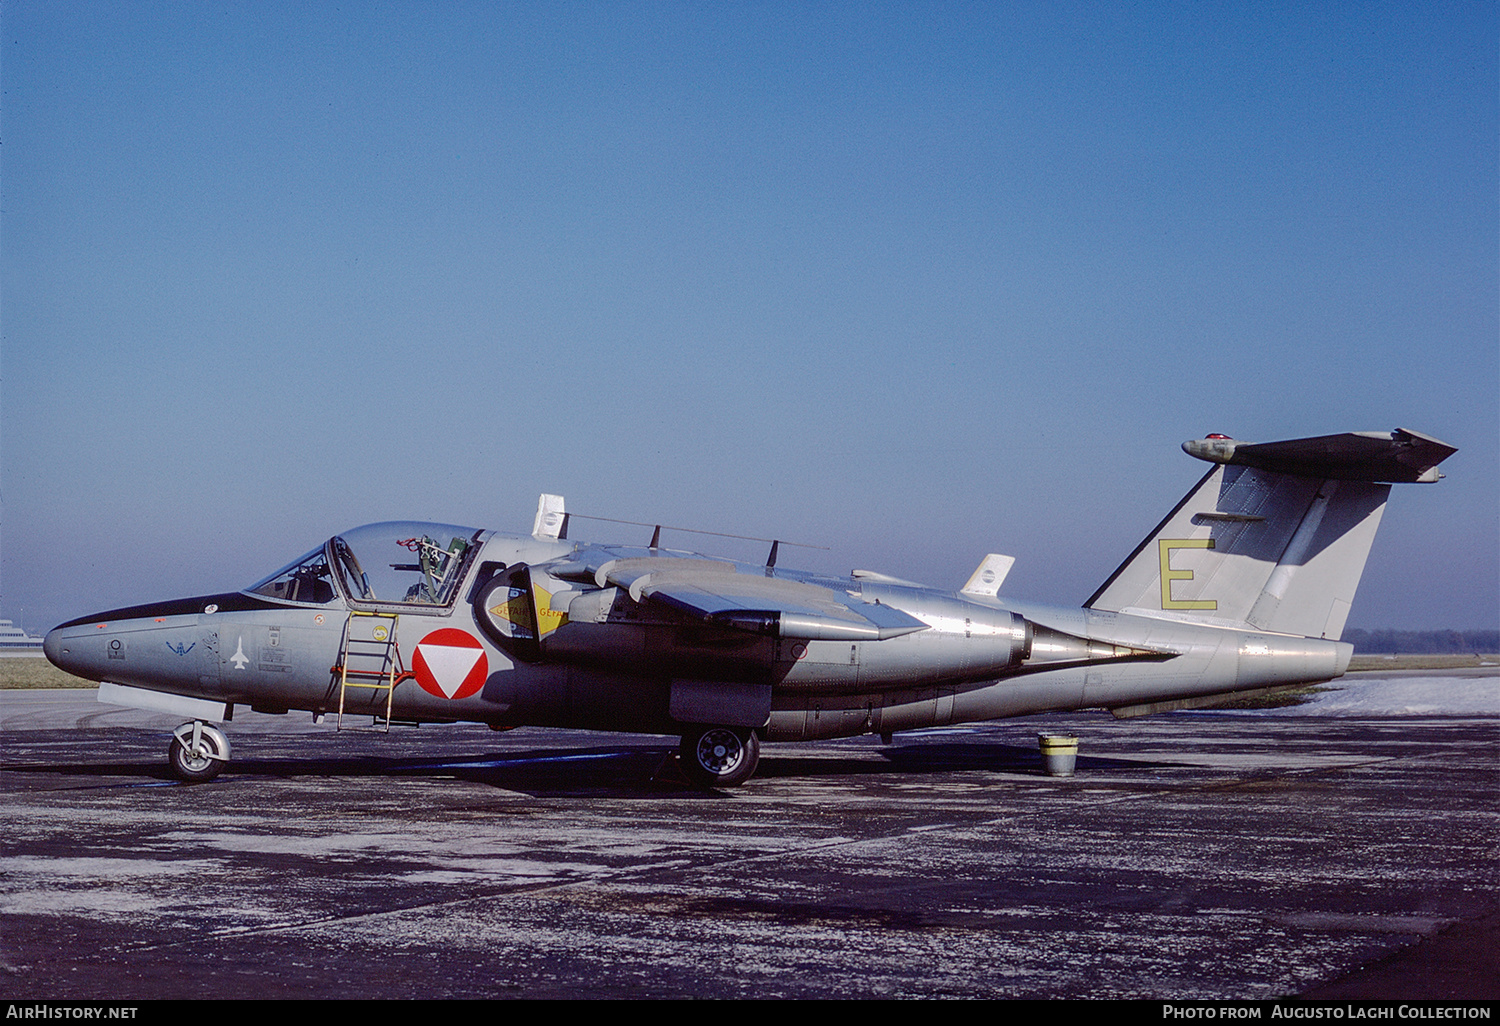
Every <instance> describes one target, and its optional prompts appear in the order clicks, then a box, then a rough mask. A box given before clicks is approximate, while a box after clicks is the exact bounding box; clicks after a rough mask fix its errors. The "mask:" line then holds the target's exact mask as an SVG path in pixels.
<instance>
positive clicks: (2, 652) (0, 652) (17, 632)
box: [0, 620, 42, 656]
mask: <svg viewBox="0 0 1500 1026" xmlns="http://www.w3.org/2000/svg"><path fill="white" fill-rule="evenodd" d="M41 654H42V639H41V638H33V637H32V636H31V635H29V634H27V633H26V632H25V631H23V630H22V629H21V628H19V627H17V626H16V625H15V624H13V623H11V622H10V621H9V620H0V656H39V655H41Z"/></svg>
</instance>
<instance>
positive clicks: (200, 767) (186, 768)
mask: <svg viewBox="0 0 1500 1026" xmlns="http://www.w3.org/2000/svg"><path fill="white" fill-rule="evenodd" d="M228 761H229V739H228V738H227V737H225V736H224V732H223V731H221V730H219V728H218V727H210V726H209V725H208V724H206V723H200V722H197V721H196V720H195V721H194V722H192V723H184V724H183V725H182V726H180V727H178V728H177V729H176V730H174V731H172V745H171V747H170V748H168V749H167V764H168V765H169V766H170V767H171V768H172V775H173V776H175V777H176V778H177V779H178V780H182V781H185V782H187V783H189V784H205V783H207V782H208V781H210V780H212V779H213V778H214V777H216V776H218V775H219V771H220V770H222V769H223V768H224V764H225V763H226V762H228Z"/></svg>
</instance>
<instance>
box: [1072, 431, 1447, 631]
mask: <svg viewBox="0 0 1500 1026" xmlns="http://www.w3.org/2000/svg"><path fill="white" fill-rule="evenodd" d="M1182 448H1183V449H1184V451H1186V452H1187V453H1188V454H1189V455H1192V456H1196V457H1198V458H1199V459H1203V460H1208V461H1209V462H1212V463H1216V464H1219V465H1218V466H1216V467H1214V468H1213V469H1212V470H1210V471H1209V472H1208V473H1207V474H1206V475H1204V477H1203V479H1202V480H1201V481H1199V482H1198V484H1197V486H1196V487H1194V488H1193V490H1192V491H1191V492H1189V493H1188V494H1187V497H1186V498H1184V499H1183V500H1182V501H1181V502H1180V503H1178V504H1177V508H1176V509H1174V510H1172V512H1171V513H1169V514H1167V518H1166V519H1165V520H1163V521H1162V522H1161V523H1160V524H1159V525H1158V526H1157V528H1156V530H1155V531H1153V532H1152V533H1151V535H1150V536H1149V537H1147V538H1146V539H1145V540H1144V541H1142V542H1141V544H1140V545H1139V546H1137V547H1136V550H1135V551H1134V552H1133V553H1131V554H1130V558H1128V559H1127V560H1125V562H1124V563H1123V564H1121V566H1120V568H1119V569H1118V570H1116V571H1115V572H1114V574H1113V575H1111V576H1110V578H1109V580H1107V581H1105V582H1104V584H1103V585H1102V586H1101V587H1100V588H1099V590H1098V591H1096V592H1095V593H1094V594H1093V596H1092V597H1091V598H1090V599H1089V600H1088V601H1087V602H1086V603H1084V605H1085V606H1087V607H1088V608H1091V609H1101V610H1112V611H1115V612H1129V613H1136V614H1139V615H1142V616H1154V617H1160V618H1165V619H1174V620H1179V619H1180V620H1189V621H1193V622H1198V623H1217V624H1223V625H1225V626H1233V627H1241V628H1250V629H1253V630H1261V631H1274V632H1277V633H1282V634H1300V635H1303V636H1304V637H1314V638H1317V637H1321V638H1328V639H1332V640H1337V639H1338V637H1339V635H1341V634H1342V633H1343V630H1344V621H1345V619H1346V618H1347V617H1348V615H1349V606H1350V604H1351V603H1352V602H1353V601H1354V591H1355V588H1357V587H1358V586H1359V578H1360V575H1361V574H1362V573H1363V572H1364V568H1365V559H1366V558H1367V557H1368V556H1369V554H1370V545H1371V543H1372V542H1373V541H1374V539H1375V530H1376V528H1378V527H1379V526H1380V516H1381V514H1382V513H1383V512H1384V510H1385V501H1386V497H1387V496H1388V495H1389V494H1390V490H1391V483H1392V482H1399V481H1436V480H1437V479H1438V478H1440V477H1442V475H1441V474H1439V473H1438V472H1437V465H1438V464H1439V463H1441V462H1442V461H1443V460H1444V459H1446V458H1448V457H1449V456H1451V455H1452V454H1453V453H1455V452H1457V451H1458V450H1456V449H1454V448H1453V447H1452V446H1450V445H1445V444H1444V443H1442V442H1439V441H1438V440H1437V439H1435V438H1428V437H1427V436H1425V435H1420V434H1417V433H1416V432H1415V431H1405V430H1401V429H1399V428H1398V429H1397V430H1395V431H1393V432H1391V433H1389V434H1385V433H1378V432H1356V433H1350V434H1343V435H1325V436H1323V437H1320V438H1299V439H1295V440H1293V441H1288V442H1266V443H1261V444H1248V443H1245V442H1236V441H1235V440H1234V439H1230V438H1224V437H1215V436H1210V437H1209V438H1206V439H1203V440H1201V441H1191V442H1184V443H1183V445H1182Z"/></svg>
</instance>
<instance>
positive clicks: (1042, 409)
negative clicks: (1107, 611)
mask: <svg viewBox="0 0 1500 1026" xmlns="http://www.w3.org/2000/svg"><path fill="white" fill-rule="evenodd" d="M0 38H3V52H0V87H3V102H0V290H3V291H0V334H3V338H0V344H3V348H0V500H3V521H0V545H3V549H0V615H5V616H10V617H21V616H24V620H25V623H26V625H27V626H28V627H29V628H31V629H32V630H33V631H37V630H41V629H44V628H46V627H48V626H50V625H51V624H53V623H55V622H58V621H60V620H62V619H64V618H68V617H72V616H76V615H82V614H85V613H87V612H89V611H92V610H97V609H102V608H107V607H110V606H115V605H121V604H125V603H128V602H135V601H146V600H150V599H157V598H166V597H170V596H173V595H182V594H199V593H206V592H212V591H220V590H228V589H232V588H236V587H241V586H243V585H245V584H247V583H249V582H250V581H252V580H254V579H256V578H258V577H260V576H262V575H263V574H265V573H267V572H269V571H271V570H273V569H275V568H276V567H277V566H279V565H281V564H282V563H284V562H286V561H287V560H289V559H291V558H293V557H294V556H296V555H297V554H299V553H301V552H303V551H306V550H307V549H309V548H310V547H312V546H313V545H314V544H316V543H317V542H318V541H319V540H321V539H322V538H324V537H326V536H328V535H329V534H332V533H335V532H336V531H339V530H342V529H344V528H348V527H351V526H354V525H356V524H360V523H365V522H370V521H376V520H386V519H412V518H424V519H433V520H441V521H445V522H456V523H467V524H473V525H475V526H486V527H493V528H497V529H502V530H515V531H525V530H528V529H529V527H530V523H531V516H532V513H533V511H534V509H535V503H536V495H537V493H538V492H540V491H555V492H562V493H564V494H566V495H567V497H568V501H569V505H570V508H573V509H576V510H578V511H580V512H587V513H594V514H598V515H602V516H612V517H620V518H625V519H632V520H645V521H656V520H660V521H663V522H666V523H669V524H683V525H687V526H695V527H702V528H704V529H708V530H715V531H727V532H738V533H744V534H750V535H757V536H773V535H774V536H778V537H785V538H789V539H792V540H796V541H803V542H808V543H812V544H816V545H821V546H826V549H809V550H788V551H787V552H786V553H785V554H784V555H783V556H782V562H783V563H784V564H788V565H797V564H801V565H806V566H811V567H813V568H817V569H826V570H833V571H837V572H845V571H847V570H848V569H850V568H851V567H853V566H860V567H867V568H870V569H877V570H882V571H885V572H887V573H893V574H897V575H899V576H903V577H910V578H914V579H917V580H923V581H927V582H929V583H933V584H942V585H948V586H953V587H956V586H958V585H959V584H961V583H962V582H963V580H964V579H965V578H966V577H967V575H968V573H969V572H970V571H971V570H972V569H973V567H974V565H975V564H977V562H978V561H979V559H980V558H981V557H982V556H983V554H984V553H985V552H988V551H998V552H1005V553H1010V554H1013V555H1015V556H1017V558H1018V559H1017V564H1016V568H1015V570H1014V571H1013V572H1012V574H1011V577H1010V579H1009V581H1008V582H1007V586H1006V593H1007V594H1014V595H1017V596H1020V597H1026V598H1032V599H1037V600H1043V601H1055V602H1058V603H1064V604H1070V605H1076V604H1077V603H1079V602H1081V601H1082V600H1083V599H1085V598H1086V597H1087V596H1088V595H1089V594H1090V593H1091V592H1092V591H1093V589H1094V587H1095V586H1096V585H1097V584H1098V583H1099V582H1100V581H1102V580H1103V579H1104V578H1105V577H1106V576H1107V575H1108V574H1109V573H1110V572H1111V571H1112V570H1113V569H1114V567H1115V566H1116V565H1117V563H1118V562H1119V561H1120V559H1122V558H1123V557H1124V556H1125V555H1126V554H1127V553H1128V552H1129V551H1130V549H1131V548H1132V547H1133V546H1134V545H1135V543H1136V542H1137V541H1138V540H1139V539H1140V538H1141V537H1142V536H1143V535H1144V534H1145V533H1146V532H1147V531H1148V530H1149V529H1151V528H1152V527H1153V526H1154V524H1155V523H1156V521H1157V520H1158V519H1159V518H1160V517H1161V516H1162V515H1163V514H1164V513H1165V512H1166V511H1167V509H1169V508H1170V507H1171V505H1172V504H1173V503H1174V502H1175V501H1176V500H1177V499H1178V498H1179V497H1180V496H1181V495H1182V494H1183V493H1184V492H1185V491H1186V490H1187V489H1188V488H1189V487H1190V485H1191V484H1192V483H1193V482H1194V481H1196V479H1197V477H1198V476H1199V474H1200V473H1201V469H1202V465H1201V464H1198V463H1197V462H1196V461H1194V460H1191V459H1190V458H1188V457H1187V456H1185V455H1183V454H1182V453H1181V451H1180V450H1179V449H1178V445H1179V443H1180V442H1182V441H1183V440H1184V439H1187V438H1191V437H1198V436H1201V435H1203V434H1205V433H1207V432H1210V431H1223V432H1227V433H1230V434H1233V435H1234V436H1236V437H1239V438H1245V439H1250V440H1257V441H1267V440H1272V439H1277V438H1291V437H1298V436H1302V435H1312V434H1327V433H1333V432H1338V431H1345V430H1385V429H1390V428H1393V427H1398V426H1400V427H1407V428H1413V429H1415V430H1418V431H1422V432H1425V433H1428V434H1432V435H1435V436H1437V437H1438V438H1441V439H1443V440H1445V441H1447V442H1450V443H1451V444H1454V445H1457V446H1459V447H1460V452H1459V453H1458V455H1456V456H1455V457H1453V458H1452V459H1450V460H1449V461H1448V463H1447V464H1445V468H1444V469H1445V470H1446V471H1447V473H1448V474H1449V477H1448V479H1447V480H1445V481H1443V482H1441V483H1439V484H1438V485H1436V486H1420V487H1405V488H1400V489H1398V490H1397V492H1396V494H1395V496H1394V497H1393V500H1392V503H1391V506H1390V508H1389V509H1388V510H1387V514H1386V518H1385V522H1384V526H1383V528H1382V531H1381V534H1380V536H1379V537H1378V538H1377V540H1376V544H1375V550H1374V552H1373V553H1372V556H1371V560H1370V564H1369V566H1368V568H1367V572H1366V576H1365V580H1364V583H1363V585H1362V588H1361V591H1360V593H1359V597H1358V599H1357V600H1356V603H1355V607H1354V610H1353V613H1352V614H1351V617H1350V621H1349V624H1350V626H1351V627H1409V628H1432V627H1455V628H1467V627H1478V626H1491V627H1492V626H1495V624H1496V622H1497V620H1500V609H1497V604H1500V523H1497V518H1500V514H1497V510H1500V461H1497V458H1496V451H1497V450H1496V445H1497V442H1500V437H1497V434H1500V344H1497V339H1500V323H1497V309H1500V285H1497V280H1500V272H1497V254H1500V241H1497V240H1500V214H1497V209H1500V175H1497V167H1500V145H1497V139H1500V120H1497V108H1500V73H1497V52H1500V45H1497V44H1500V16H1497V13H1496V8H1495V6H1494V5H1492V4H1478V3H1454V4H1444V3H1421V4H1417V3H1410V4H1379V3H1373V4H1345V3H1331V4H1311V5H1309V4H1290V3H1289V4H1274V3H1256V4H1243V5H1239V4H1230V3H1155V4H1153V3H1146V4H1124V3H1121V4H1110V3H1081V4H1072V5H1070V4H1062V3H1037V4H939V3H931V4H928V3H909V4H848V3H837V4H835V3H829V4H811V3H798V4H779V3H748V4H741V5H718V4H670V3H597V4H595V3H580V4H568V3H548V4H514V5H510V4H500V3H482V4H464V3H445V4H431V3H411V4H404V3H369V4H359V3H355V4H348V3H341V4H338V5H334V4H331V3H312V4H290V3H288V4H278V3H231V4H226V5H208V4H197V3H168V4H154V3H70V2H66V0H47V2H44V3H35V2H27V0H7V2H6V3H5V4H4V5H3V6H0ZM578 533H581V532H575V534H578ZM588 533H589V534H590V536H608V537H609V538H610V539H612V540H620V539H619V532H618V531H615V530H613V529H610V530H606V529H600V530H599V531H598V532H597V535H596V532H594V531H592V530H591V531H589V532H588ZM629 540H634V539H629ZM640 540H644V538H642V539H640ZM669 541H675V542H677V543H680V544H682V545H683V546H684V547H689V546H698V547H706V548H708V549H710V550H713V551H723V549H724V546H722V545H719V544H714V545H708V546H702V545H700V544H699V543H698V542H695V541H694V540H693V539H691V538H690V537H688V536H679V537H678V538H676V539H672V538H669ZM729 554H734V555H739V554H742V553H739V552H730V553H729Z"/></svg>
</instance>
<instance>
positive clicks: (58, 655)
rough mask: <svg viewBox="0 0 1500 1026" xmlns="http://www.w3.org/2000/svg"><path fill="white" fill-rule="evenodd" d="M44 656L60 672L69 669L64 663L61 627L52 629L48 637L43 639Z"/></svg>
mask: <svg viewBox="0 0 1500 1026" xmlns="http://www.w3.org/2000/svg"><path fill="white" fill-rule="evenodd" d="M42 654H43V655H45V656H46V657H47V661H48V662H49V663H51V664H52V665H53V666H55V667H57V668H58V669H59V670H66V669H67V668H68V667H67V666H66V665H65V664H64V662H63V660H64V658H65V656H64V654H63V629H62V628H61V627H54V628H52V629H51V630H50V631H48V632H47V636H46V637H45V638H43V639H42Z"/></svg>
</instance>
